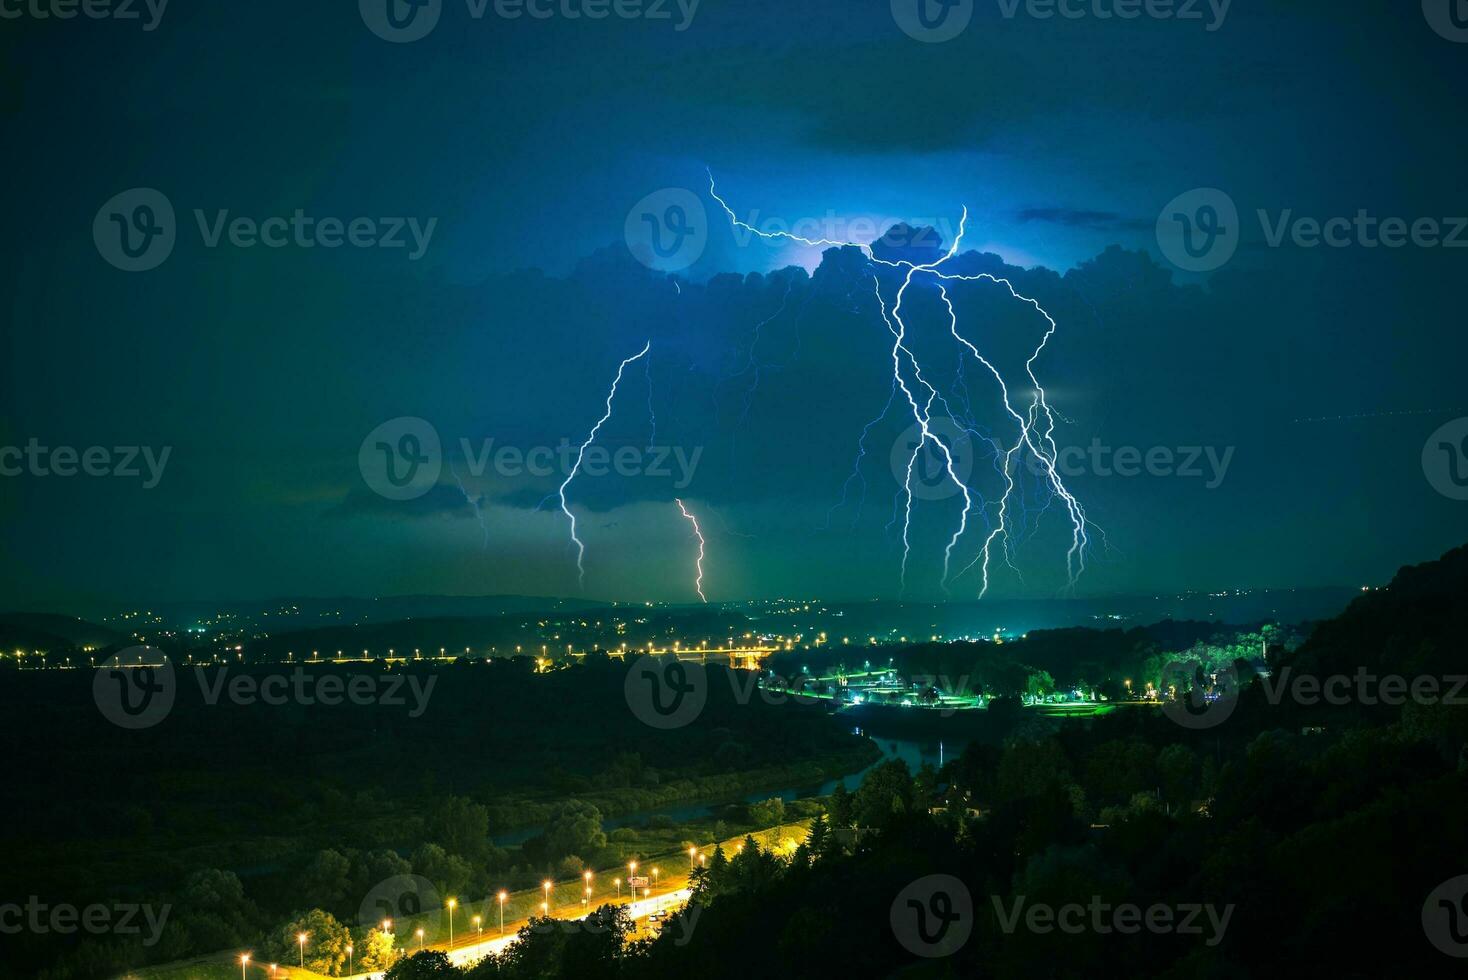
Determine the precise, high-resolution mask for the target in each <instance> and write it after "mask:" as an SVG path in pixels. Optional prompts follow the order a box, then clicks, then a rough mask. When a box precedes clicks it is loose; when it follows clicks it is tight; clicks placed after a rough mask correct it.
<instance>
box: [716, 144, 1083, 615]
mask: <svg viewBox="0 0 1468 980" xmlns="http://www.w3.org/2000/svg"><path fill="white" fill-rule="evenodd" d="M709 195H710V196H711V197H712V198H713V199H714V200H715V201H716V202H718V204H719V206H720V207H721V208H723V210H724V213H725V214H726V215H727V216H728V218H729V221H730V223H731V224H732V225H733V226H734V227H736V228H740V229H742V230H744V231H747V232H749V233H751V234H753V235H756V236H758V237H760V238H762V239H765V240H767V241H779V240H783V241H792V242H796V243H798V244H801V245H805V246H808V247H812V248H856V249H859V250H860V251H861V253H862V255H863V256H865V258H866V259H867V261H868V262H870V263H871V264H872V265H873V266H882V267H885V268H887V269H893V270H897V271H899V272H902V273H904V275H903V279H902V284H901V286H899V287H898V289H897V291H896V293H895V295H894V296H893V299H892V302H891V304H890V309H889V303H888V301H887V298H886V297H884V296H883V294H882V280H881V276H880V275H878V274H877V272H876V271H875V270H874V271H873V275H872V282H873V287H874V293H875V296H876V299H877V305H878V309H879V312H880V314H881V317H882V321H883V323H885V324H886V326H887V329H888V331H889V332H890V333H891V334H892V338H893V345H892V380H893V397H895V394H896V392H897V391H901V392H902V395H903V397H904V399H905V400H906V402H907V405H908V408H909V409H910V410H911V413H912V416H913V420H914V422H915V423H916V424H917V427H918V431H919V436H920V437H919V439H918V441H917V444H916V445H915V446H914V447H913V453H912V455H911V456H910V457H909V459H908V464H907V468H906V473H905V476H904V479H903V484H902V489H901V491H900V492H899V495H900V496H902V497H905V503H904V504H903V506H902V521H903V526H902V568H901V581H902V584H903V587H904V589H905V588H906V582H907V566H908V562H909V559H910V557H911V552H912V544H911V538H910V531H911V526H912V501H913V491H912V476H913V470H914V468H915V466H916V463H917V459H918V456H919V455H920V454H921V452H922V451H923V449H924V447H926V446H927V445H928V444H929V443H931V444H932V445H933V446H935V447H936V448H937V450H938V452H939V454H940V455H941V456H942V459H943V466H944V470H945V472H946V474H947V476H948V478H949V479H950V480H952V481H953V483H954V485H955V486H956V487H957V488H958V489H959V491H960V492H961V493H962V494H963V502H964V503H963V511H962V514H961V515H960V518H959V523H958V527H957V529H956V530H955V531H954V533H953V535H952V537H950V538H949V540H948V544H947V547H945V548H944V551H943V578H942V584H943V587H944V590H945V591H946V590H947V586H948V583H949V581H950V580H951V579H952V578H954V577H955V576H952V575H951V568H952V560H953V555H954V551H955V549H956V548H957V547H958V545H959V542H960V541H961V540H962V538H963V536H964V534H965V533H966V532H967V530H968V523H969V517H970V515H971V514H972V513H973V511H974V500H973V497H974V494H973V492H972V491H971V489H970V487H969V486H968V484H967V483H965V481H964V480H963V479H961V478H960V477H959V474H958V472H957V469H956V467H955V463H954V457H953V452H952V450H951V448H950V446H949V445H948V444H947V443H946V442H945V441H944V440H943V439H941V438H940V437H939V436H938V435H937V434H936V433H935V432H934V431H933V429H932V422H933V406H934V405H935V404H939V405H942V407H943V409H944V411H945V412H947V414H948V417H949V418H950V419H954V418H955V414H954V412H953V411H952V410H951V408H949V406H948V404H947V401H946V400H945V399H944V398H943V397H942V396H941V395H940V394H939V393H938V390H937V389H936V388H935V387H934V386H933V385H932V384H930V383H929V382H928V381H927V379H926V378H924V377H923V371H922V366H921V364H920V363H919V361H918V359H917V357H916V356H915V355H914V354H913V352H912V350H911V349H910V348H909V347H908V346H907V336H908V327H907V323H906V322H905V321H904V320H903V317H902V306H903V301H904V300H905V298H906V296H907V292H908V290H909V289H910V288H911V286H912V285H913V283H914V281H916V280H919V279H923V280H927V279H931V280H933V281H934V282H935V283H936V285H937V288H938V290H939V293H940V296H941V297H942V300H943V303H944V305H945V306H946V308H947V310H948V316H949V332H950V333H951V334H952V336H953V337H954V339H955V340H957V341H958V343H959V344H960V345H961V346H962V348H963V349H964V350H966V351H967V352H968V353H969V354H970V355H972V356H973V357H974V358H975V359H976V360H977V361H978V362H979V363H980V364H982V365H983V366H984V367H985V368H987V369H988V371H989V373H990V374H992V375H993V377H994V379H995V381H996V382H997V383H998V385H999V390H1000V393H1001V395H1002V398H1003V404H1004V410H1005V413H1006V414H1007V415H1008V416H1009V417H1010V418H1011V419H1012V420H1013V422H1014V423H1015V424H1016V426H1017V429H1018V434H1017V435H1016V437H1015V440H1014V442H1013V444H1010V445H1008V448H1007V449H1001V448H1000V447H999V444H998V443H997V442H996V441H995V440H992V439H988V438H987V437H982V436H980V437H981V438H984V439H985V441H987V442H989V443H990V445H991V446H994V447H995V449H996V466H997V468H998V470H999V472H1000V473H1001V475H1002V477H1003V480H1004V493H1003V495H1002V496H1001V497H1000V499H999V503H998V520H997V524H990V526H989V533H988V534H987V535H986V536H985V538H984V542H983V545H982V547H981V548H980V550H979V552H978V554H977V555H976V556H975V558H974V560H973V561H972V562H970V563H969V565H968V566H967V567H965V568H964V569H963V571H961V572H959V575H960V576H961V575H963V574H964V573H965V572H967V571H968V570H969V569H970V568H972V567H974V565H976V564H978V565H981V567H982V585H981V588H980V591H979V596H980V598H982V597H983V596H984V595H986V594H987V593H988V591H989V585H990V580H989V568H990V559H991V555H992V552H993V549H994V546H995V544H996V543H998V542H1002V543H1003V546H1004V549H1005V558H1006V562H1007V563H1008V564H1010V566H1011V567H1013V561H1012V560H1011V559H1010V557H1009V552H1010V546H1011V540H1012V538H1011V530H1010V509H1011V499H1012V498H1013V497H1014V494H1015V490H1016V488H1017V486H1018V485H1017V482H1016V480H1015V475H1014V467H1015V466H1016V465H1017V463H1016V457H1020V456H1022V454H1023V453H1024V452H1025V451H1028V452H1029V453H1030V454H1032V455H1033V456H1034V457H1035V458H1036V459H1037V460H1038V461H1039V462H1040V464H1041V469H1042V477H1043V480H1044V483H1045V485H1046V487H1047V488H1048V490H1049V491H1050V493H1051V494H1052V495H1053V496H1058V497H1059V498H1060V499H1061V500H1062V501H1064V503H1065V508H1066V512H1067V514H1068V516H1069V518H1070V523H1071V528H1072V533H1071V546H1070V549H1069V551H1067V553H1066V574H1067V580H1068V587H1069V588H1071V589H1073V588H1074V587H1075V585H1076V581H1077V579H1078V577H1079V576H1080V575H1081V574H1083V573H1084V571H1085V556H1086V549H1087V547H1088V545H1089V537H1088V535H1087V527H1088V526H1089V522H1088V520H1087V518H1086V513H1085V509H1084V508H1083V507H1082V506H1081V504H1080V502H1079V501H1078V500H1077V499H1076V497H1075V496H1074V494H1072V493H1071V492H1070V491H1069V489H1067V488H1066V486H1065V484H1064V481H1062V480H1061V478H1060V474H1059V472H1058V471H1057V469H1056V460H1057V458H1058V455H1059V450H1058V447H1057V446H1056V443H1055V438H1054V432H1055V414H1056V413H1055V411H1054V410H1053V409H1052V408H1051V406H1050V404H1049V401H1048V398H1047V396H1046V393H1045V389H1044V387H1043V386H1042V385H1041V384H1040V381H1039V378H1038V377H1037V376H1036V374H1035V362H1036V361H1037V360H1039V358H1040V356H1041V354H1042V353H1043V352H1044V351H1045V348H1046V346H1047V345H1048V344H1049V342H1050V339H1051V337H1053V336H1054V335H1055V333H1056V330H1057V329H1058V327H1057V324H1056V322H1055V319H1054V318H1053V317H1052V316H1051V315H1050V314H1049V313H1048V312H1047V311H1046V310H1045V309H1044V307H1042V306H1041V305H1040V303H1039V302H1038V301H1037V300H1035V299H1033V298H1031V297H1028V296H1024V295H1022V294H1020V293H1019V292H1018V291H1017V290H1016V289H1015V288H1014V285H1013V284H1012V283H1011V282H1010V281H1009V280H1008V279H1004V278H1001V277H997V276H993V275H989V274H987V273H983V274H978V275H955V274H950V273H947V272H945V271H943V269H942V266H943V265H944V264H945V263H947V262H948V261H950V260H951V259H953V258H954V256H956V255H957V254H958V252H959V249H960V247H961V245H962V242H963V238H964V234H965V232H966V229H967V225H968V208H966V207H965V208H964V209H963V217H962V219H961V221H960V222H959V230H958V234H957V236H956V237H955V239H954V241H953V244H952V246H951V247H950V248H949V250H948V251H947V252H946V253H945V254H944V255H943V256H942V257H941V258H939V259H937V260H936V261H933V262H929V263H925V264H918V263H914V262H910V261H906V260H903V259H896V260H889V259H883V258H880V257H879V256H877V255H876V254H875V253H874V252H873V250H872V247H871V245H870V244H869V243H863V242H847V241H835V240H831V239H809V238H802V237H800V236H798V235H793V234H789V233H786V232H766V231H761V230H760V229H758V228H756V227H754V226H753V225H751V224H749V223H747V222H744V221H741V220H740V219H739V216H738V215H737V214H736V213H735V212H734V209H733V208H732V207H730V206H729V204H728V202H727V201H725V200H724V199H723V198H722V197H721V196H719V193H718V187H717V185H716V183H715V181H714V177H713V173H712V171H710V172H709ZM981 280H982V281H987V282H989V283H992V284H996V285H1001V286H1004V287H1005V288H1006V289H1007V290H1008V291H1009V294H1010V296H1011V297H1012V298H1013V299H1015V300H1016V301H1018V302H1021V303H1025V304H1028V305H1029V306H1031V307H1033V308H1034V309H1035V311H1036V312H1037V313H1039V314H1040V315H1041V316H1042V317H1043V318H1044V320H1045V324H1046V330H1045V332H1044V335H1043V337H1042V338H1041V340H1040V342H1039V344H1038V345H1037V346H1036V347H1035V349H1034V352H1033V353H1031V355H1030V356H1029V358H1028V359H1027V360H1026V361H1025V375H1026V376H1027V378H1028V379H1029V381H1030V384H1031V386H1032V388H1033V391H1034V394H1033V396H1032V397H1031V399H1030V403H1029V405H1028V406H1022V407H1023V411H1022V412H1021V411H1019V410H1016V409H1015V407H1014V405H1013V403H1012V402H1011V400H1010V393H1009V386H1008V384H1007V383H1006V382H1005V379H1004V376H1003V374H1002V373H1001V372H1000V371H999V370H998V368H996V367H995V366H994V364H993V363H992V362H991V361H989V360H988V359H987V358H986V357H984V355H983V354H982V352H980V350H979V348H978V347H977V346H976V345H975V344H974V343H973V342H971V341H970V340H968V339H967V338H965V337H964V336H963V335H962V334H960V333H959V330H958V313H957V310H956V309H955V308H954V305H953V301H952V298H951V297H950V295H949V293H948V289H947V284H948V283H953V282H977V281H981ZM962 356H963V351H960V364H959V367H960V370H961V369H962ZM904 367H906V368H907V370H908V371H909V372H910V374H911V377H912V380H913V384H912V386H909V384H908V381H907V379H906V378H905V377H904ZM914 389H916V393H915V390H914ZM890 407H891V401H890V400H889V402H888V408H889V409H890ZM885 414H886V413H885V411H884V413H883V415H882V416H878V420H880V419H881V418H883V417H885ZM875 421H876V420H874V422H873V423H868V426H867V428H866V429H865V430H863V433H862V438H861V441H860V442H859V444H858V448H859V450H860V453H861V455H860V456H858V459H857V464H856V473H855V475H856V476H859V475H860V465H861V459H862V458H863V457H864V456H865V454H866V450H865V441H866V436H867V434H868V433H869V432H870V430H871V426H872V425H873V424H875ZM955 424H957V423H956V422H955ZM961 428H963V429H964V430H965V431H966V432H969V433H970V435H971V437H972V436H979V435H980V434H979V433H977V432H975V431H974V430H973V429H972V428H971V427H970V426H961ZM851 479H852V477H848V479H847V483H846V485H843V488H842V502H843V503H844V502H845V495H846V488H847V486H849V484H850V482H851ZM864 482H865V481H864V480H863V483H864ZM838 506H840V505H838ZM981 511H982V513H983V514H984V520H985V523H986V524H989V520H988V512H987V505H985V506H984V507H983V508H981ZM1042 513H1043V511H1042ZM827 520H828V523H829V515H828V518H827ZM893 520H894V523H895V521H896V516H895V515H894V518H893Z"/></svg>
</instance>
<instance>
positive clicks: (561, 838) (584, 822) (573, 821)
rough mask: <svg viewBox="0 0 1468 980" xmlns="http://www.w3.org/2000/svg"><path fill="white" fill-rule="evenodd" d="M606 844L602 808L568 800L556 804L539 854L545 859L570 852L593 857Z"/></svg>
mask: <svg viewBox="0 0 1468 980" xmlns="http://www.w3.org/2000/svg"><path fill="white" fill-rule="evenodd" d="M606 846H607V835H606V833H605V832H604V831H603V830H602V829H601V811H600V810H598V809H597V808H596V807H595V806H593V805H592V804H590V803H586V802H583V801H582V800H567V801H566V802H564V803H562V804H561V805H560V806H559V807H557V808H556V811H555V813H554V814H553V815H552V816H551V819H550V822H549V823H548V824H547V825H546V828H545V834H544V835H543V836H542V838H541V840H540V841H539V850H540V851H541V854H540V857H541V859H542V860H546V861H554V860H557V859H559V858H563V857H566V856H567V855H569V854H581V855H586V856H590V855H592V854H595V853H596V852H597V851H600V850H601V849H602V848H604V847H606Z"/></svg>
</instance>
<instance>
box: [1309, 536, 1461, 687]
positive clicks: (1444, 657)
mask: <svg viewBox="0 0 1468 980" xmlns="http://www.w3.org/2000/svg"><path fill="white" fill-rule="evenodd" d="M1465 640H1468V545H1465V546H1463V547H1460V548H1455V549H1453V550H1452V551H1450V552H1448V553H1447V554H1445V555H1443V556H1442V557H1441V558H1439V559H1437V560H1436V561H1430V562H1424V563H1423V564H1420V565H1409V566H1406V567H1404V568H1402V569H1401V570H1400V571H1398V572H1397V574H1396V577H1395V578H1393V579H1392V581H1391V584H1390V585H1388V586H1386V587H1385V588H1382V589H1376V590H1374V591H1371V592H1366V593H1362V594H1361V595H1360V596H1358V597H1357V598H1356V599H1355V600H1354V601H1353V602H1352V603H1351V604H1350V606H1348V607H1347V608H1346V610H1345V612H1343V613H1341V614H1340V615H1339V616H1337V617H1335V618H1334V619H1332V620H1329V621H1327V622H1324V623H1321V624H1320V626H1319V627H1317V628H1316V630H1315V632H1314V633H1313V634H1312V635H1311V636H1310V638H1309V640H1307V641H1306V642H1305V643H1304V644H1303V645H1302V646H1301V647H1300V649H1299V650H1298V651H1296V654H1295V656H1294V658H1292V660H1290V661H1289V662H1290V663H1292V664H1293V665H1294V666H1295V667H1296V669H1298V670H1300V671H1303V672H1308V673H1313V674H1322V675H1323V674H1354V673H1356V671H1357V670H1359V669H1361V668H1365V669H1367V670H1368V671H1371V672H1374V673H1378V674H1381V673H1395V674H1402V675H1415V674H1433V675H1437V676H1443V675H1447V674H1463V673H1468V651H1465V648H1464V643H1465Z"/></svg>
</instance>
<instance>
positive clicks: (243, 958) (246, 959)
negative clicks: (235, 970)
mask: <svg viewBox="0 0 1468 980" xmlns="http://www.w3.org/2000/svg"><path fill="white" fill-rule="evenodd" d="M249 965H250V954H249V953H241V954H240V980H245V967H247V966H249Z"/></svg>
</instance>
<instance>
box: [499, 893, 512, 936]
mask: <svg viewBox="0 0 1468 980" xmlns="http://www.w3.org/2000/svg"><path fill="white" fill-rule="evenodd" d="M509 897H510V896H509V895H507V894H505V892H504V891H503V890H501V891H500V895H499V898H500V935H501V936H503V935H504V934H505V899H507V898H509Z"/></svg>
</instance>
